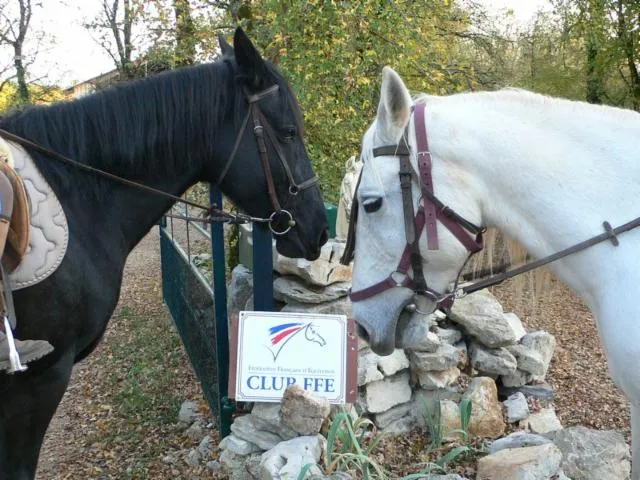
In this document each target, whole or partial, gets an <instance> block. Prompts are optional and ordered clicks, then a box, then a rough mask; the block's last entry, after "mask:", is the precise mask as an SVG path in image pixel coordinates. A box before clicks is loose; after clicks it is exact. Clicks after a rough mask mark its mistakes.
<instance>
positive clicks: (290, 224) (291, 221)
mask: <svg viewBox="0 0 640 480" xmlns="http://www.w3.org/2000/svg"><path fill="white" fill-rule="evenodd" d="M280 214H284V215H287V216H288V217H289V220H287V228H286V229H284V230H283V231H282V232H279V231H277V230H275V229H274V228H273V222H275V221H276V216H277V215H280ZM295 225H296V221H295V220H294V219H293V215H291V212H289V211H288V210H284V209H282V210H278V211H276V212H273V213H272V214H271V215H270V216H269V230H271V233H273V234H274V235H276V236H278V235H284V234H285V233H288V232H289V230H291V229H292V228H293V227H294V226H295Z"/></svg>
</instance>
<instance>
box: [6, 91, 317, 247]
mask: <svg viewBox="0 0 640 480" xmlns="http://www.w3.org/2000/svg"><path fill="white" fill-rule="evenodd" d="M277 91H278V85H273V86H271V87H269V88H267V89H266V90H263V91H261V92H259V93H257V94H255V95H249V93H248V92H246V91H245V95H246V98H247V101H248V103H249V111H248V112H247V116H246V117H245V119H244V121H243V123H242V127H241V129H240V132H239V133H238V136H237V137H236V141H235V144H234V147H233V151H232V153H231V155H230V156H229V159H228V160H227V162H226V164H225V166H224V169H223V171H222V174H221V175H220V177H219V178H218V181H217V182H216V183H215V185H219V184H220V182H221V181H222V179H223V178H224V176H225V175H226V173H227V171H228V170H229V167H230V166H231V163H232V162H233V159H234V158H235V154H236V152H237V150H238V148H239V146H240V143H241V140H242V137H243V134H244V131H245V129H246V126H247V123H248V119H249V117H250V116H251V117H253V119H254V124H255V127H254V134H255V136H256V141H257V143H258V151H259V153H260V159H261V163H262V168H263V169H264V172H265V177H266V180H267V188H268V192H269V198H270V200H271V203H272V205H273V207H274V211H273V213H272V214H271V215H270V216H269V217H267V218H261V217H253V216H251V215H246V214H243V213H230V212H225V211H224V210H223V209H222V208H220V207H218V206H207V205H203V204H200V203H196V202H192V201H190V200H186V199H184V198H181V197H178V196H176V195H172V194H171V193H168V192H164V191H162V190H159V189H157V188H154V187H150V186H149V185H144V184H142V183H138V182H135V181H133V180H129V179H126V178H123V177H120V176H118V175H114V174H113V173H109V172H107V171H105V170H101V169H99V168H95V167H92V166H90V165H86V164H84V163H81V162H78V161H76V160H73V159H71V158H69V157H67V156H65V155H62V154H61V153H58V152H56V151H54V150H51V149H49V148H46V147H43V146H42V145H39V144H37V143H35V142H32V141H31V140H28V139H26V138H23V137H21V136H19V135H16V134H14V133H11V132H8V131H6V130H3V129H0V136H3V137H5V138H6V139H8V140H11V141H14V142H16V143H19V144H20V145H22V146H24V147H28V148H31V149H33V150H36V151H38V152H40V153H43V154H45V155H47V156H49V157H51V158H53V159H55V160H58V161H60V162H62V163H65V164H67V165H71V166H73V167H75V168H78V169H80V170H83V171H85V172H89V173H92V174H94V175H98V176H101V177H104V178H107V179H109V180H111V181H114V182H117V183H120V184H123V185H127V186H129V187H133V188H137V189H138V190H141V191H144V192H147V193H152V194H154V195H158V196H161V197H164V198H168V199H170V200H172V201H173V202H176V203H182V204H184V205H188V206H191V207H194V208H197V209H200V210H203V211H204V212H205V216H204V217H202V218H195V217H189V216H185V215H171V214H167V215H166V216H168V217H172V218H179V219H182V220H197V221H199V222H203V223H217V222H220V223H233V224H239V223H249V222H255V223H268V224H269V229H270V230H271V232H272V233H273V234H274V235H284V234H286V233H287V232H288V231H289V230H291V228H292V227H294V226H295V224H296V222H295V219H294V218H293V215H292V214H291V213H290V212H289V211H288V210H285V209H283V208H282V207H281V206H280V202H279V201H278V197H277V195H276V191H275V184H274V181H273V176H272V174H271V168H270V166H269V158H268V156H267V148H266V144H265V142H264V137H263V134H262V131H263V130H262V129H263V128H265V127H266V128H267V133H268V135H269V137H270V139H271V142H272V143H273V146H274V149H275V150H276V153H277V154H278V157H279V159H280V161H281V162H282V164H283V165H284V168H285V171H286V174H287V178H288V179H289V182H290V186H289V194H290V195H297V193H298V192H299V191H300V190H303V189H305V188H308V187H311V186H313V185H315V184H316V183H317V182H318V177H317V176H314V177H312V178H310V179H308V180H305V181H304V182H302V183H301V184H299V185H298V184H296V183H295V181H294V179H293V175H292V173H291V169H290V167H289V165H288V163H287V161H286V158H285V157H284V154H283V153H282V150H281V149H280V148H279V146H278V144H277V141H276V138H275V135H274V134H273V133H272V129H271V126H270V125H269V124H268V122H267V121H266V119H265V117H264V115H263V114H262V112H261V111H260V107H259V106H258V102H259V101H260V100H262V99H263V98H265V97H267V96H269V95H273V94H275V93H276V92H277ZM261 120H262V121H263V122H264V125H262V124H261ZM280 216H283V218H284V219H285V221H286V228H284V229H283V230H276V229H275V228H274V227H273V225H272V224H273V223H275V222H276V221H278V220H279V219H280Z"/></svg>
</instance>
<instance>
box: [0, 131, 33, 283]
mask: <svg viewBox="0 0 640 480" xmlns="http://www.w3.org/2000/svg"><path fill="white" fill-rule="evenodd" d="M0 169H2V172H3V173H4V174H5V175H6V176H7V178H8V179H9V181H10V182H11V186H12V187H13V210H12V213H11V221H10V222H9V232H8V234H7V245H6V247H5V250H4V254H3V256H2V260H4V261H5V262H6V266H7V270H8V271H9V272H12V271H14V270H15V269H16V267H17V266H18V264H19V263H20V261H21V260H22V258H23V257H24V255H25V254H26V253H27V249H28V248H29V236H30V234H31V205H30V203H29V195H28V194H27V190H26V188H25V185H24V182H23V181H22V177H20V175H18V173H17V172H16V171H15V169H14V163H13V155H12V153H11V147H10V145H9V144H8V143H7V142H6V141H5V140H4V139H3V138H2V137H0Z"/></svg>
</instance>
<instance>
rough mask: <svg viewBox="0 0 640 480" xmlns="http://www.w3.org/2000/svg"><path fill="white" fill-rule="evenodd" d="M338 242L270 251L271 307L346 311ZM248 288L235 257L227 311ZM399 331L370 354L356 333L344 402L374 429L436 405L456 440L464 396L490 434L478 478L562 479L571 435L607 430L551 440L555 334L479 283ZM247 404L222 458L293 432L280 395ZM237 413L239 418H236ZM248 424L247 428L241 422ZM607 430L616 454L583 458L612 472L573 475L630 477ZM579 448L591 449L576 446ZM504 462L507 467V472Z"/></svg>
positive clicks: (595, 437) (409, 421)
mask: <svg viewBox="0 0 640 480" xmlns="http://www.w3.org/2000/svg"><path fill="white" fill-rule="evenodd" d="M343 249H344V243H343V242H341V241H338V240H335V239H334V240H330V241H329V242H328V243H327V244H326V245H325V246H324V247H323V249H322V254H321V257H320V258H319V259H318V260H316V261H315V262H308V261H306V260H293V259H289V258H284V257H277V258H276V259H275V260H274V269H275V271H276V274H275V280H274V297H275V299H276V300H277V303H278V308H280V309H281V310H282V311H291V312H316V313H324V314H344V315H347V316H351V303H350V301H349V299H348V297H347V294H348V291H349V288H350V279H351V267H346V266H343V265H341V264H340V263H339V258H340V257H341V255H342V251H343ZM251 295H252V278H251V272H250V271H249V270H248V269H247V268H246V267H244V266H242V265H239V266H238V267H236V268H235V269H234V270H233V272H232V280H231V285H230V296H229V305H228V307H229V314H230V315H233V314H234V313H237V312H238V311H240V310H244V309H251V306H252V305H251V302H252V299H251ZM405 335H406V339H405V342H404V344H405V345H406V347H407V348H405V349H397V350H395V351H394V352H393V354H391V355H389V356H386V357H380V356H378V355H376V354H375V353H374V352H373V351H371V349H370V348H369V347H368V346H367V344H366V343H365V342H364V341H361V343H360V348H359V355H358V400H357V402H356V404H355V405H353V406H352V408H353V409H354V410H355V412H354V413H355V414H357V415H363V416H367V417H369V418H371V419H372V420H373V422H374V423H375V425H376V426H377V428H378V430H379V431H381V432H382V433H383V434H398V433H403V432H407V431H409V430H412V429H414V428H417V427H421V426H425V418H430V417H431V418H433V414H434V412H437V413H438V414H439V417H440V423H441V425H442V430H443V432H444V436H445V438H446V439H447V440H455V439H456V435H460V434H459V433H455V430H457V429H460V410H459V405H460V402H461V401H463V400H464V399H469V400H471V404H472V414H471V421H470V425H469V433H470V434H471V435H472V436H474V437H483V438H485V439H486V440H487V441H491V440H495V441H494V442H493V443H491V448H492V452H491V455H489V456H487V457H485V458H484V459H482V460H481V463H480V464H479V469H481V471H482V472H484V473H483V476H482V477H479V478H486V479H494V478H495V479H498V478H499V479H509V478H521V477H519V476H517V474H518V473H517V472H518V471H520V470H518V469H521V468H524V469H526V471H532V472H534V471H537V472H538V473H539V474H535V475H533V476H531V477H527V478H532V479H537V478H540V479H542V478H551V477H552V476H554V475H555V476H556V477H554V478H559V479H562V478H564V479H566V478H569V477H567V476H565V473H567V472H565V471H563V468H564V469H565V470H566V469H567V468H574V467H575V465H574V466H566V467H565V466H564V462H565V460H564V457H563V454H564V452H565V451H570V450H571V448H574V447H575V448H577V449H580V448H582V447H581V446H576V442H578V439H580V438H582V439H583V440H584V441H591V442H592V443H593V448H594V449H596V448H598V447H597V446H598V445H599V443H601V442H602V441H604V440H603V438H605V437H606V435H605V437H602V435H600V434H604V433H607V432H597V431H587V429H584V431H586V432H588V433H589V435H587V433H585V432H582V433H583V436H580V435H573V434H571V435H569V434H566V435H565V434H563V435H564V436H561V437H560V438H564V439H566V438H572V439H573V440H572V441H570V442H569V441H568V440H567V442H568V443H571V446H568V443H567V442H565V443H564V444H562V442H564V441H565V440H562V441H561V442H560V443H561V444H562V445H559V444H558V442H555V443H554V441H553V440H554V439H555V437H556V434H557V432H559V431H561V429H562V425H561V424H560V422H559V420H558V418H557V417H556V415H555V411H554V408H553V403H552V401H553V391H552V389H551V387H550V386H549V385H548V384H547V383H546V381H545V380H546V374H547V371H548V368H549V364H550V362H551V359H552V357H553V353H554V349H555V346H556V341H555V338H554V337H553V335H551V334H550V333H548V332H545V331H532V332H527V331H526V329H525V328H524V326H523V325H522V322H521V321H520V319H519V318H518V316H517V315H515V314H514V313H511V312H504V311H503V309H502V306H501V305H500V303H499V302H498V301H497V300H496V298H495V297H493V295H491V294H490V293H489V292H488V291H481V292H477V293H475V294H472V295H469V296H467V297H465V298H462V299H459V300H457V301H456V302H455V304H454V307H453V308H452V310H451V312H450V314H449V315H448V316H445V315H444V314H441V313H435V314H432V315H421V314H419V313H413V314H412V316H411V318H410V320H409V324H408V327H407V329H406V333H405ZM409 340H411V341H410V342H409ZM254 410H255V411H252V413H251V415H248V416H246V417H240V418H239V419H237V420H236V422H235V423H234V427H232V430H233V431H234V436H233V437H232V438H231V439H230V440H225V442H224V444H223V445H222V448H223V449H224V450H225V451H227V453H226V454H225V455H226V458H231V459H232V460H233V461H232V462H231V463H234V462H235V463H234V464H237V463H238V462H241V463H242V461H248V459H249V458H250V456H253V457H255V458H257V457H260V458H262V456H264V455H267V453H268V452H269V449H270V448H274V446H275V445H277V444H278V442H283V441H291V439H293V438H296V433H295V432H292V431H291V430H290V429H289V430H287V429H282V428H281V426H280V424H279V423H278V422H280V423H281V417H280V416H279V413H278V412H279V411H280V405H279V404H270V406H265V405H264V404H256V406H255V407H254ZM265 411H268V412H270V413H269V415H271V417H270V418H271V420H270V422H267V423H265V422H264V419H262V417H264V415H265V414H264V412H265ZM243 418H246V419H245V420H243ZM238 422H240V423H241V425H240V426H237V425H236V423H238ZM256 422H257V423H256ZM248 424H251V425H252V427H251V428H253V430H251V429H248V428H249V427H247V425H248ZM245 427H246V428H245ZM267 427H269V428H267ZM261 429H262V430H264V431H266V432H267V436H268V437H269V438H270V440H269V442H267V443H268V444H267V443H264V444H261V443H258V442H256V441H255V440H251V439H258V438H261V436H262V433H260V432H261ZM318 430H319V427H318V429H315V428H314V429H312V431H311V430H310V432H311V433H310V435H312V437H313V436H314V435H316V434H317V432H318ZM514 431H515V433H512V434H511V435H508V436H505V435H506V434H507V433H509V432H514ZM238 432H240V434H238ZM256 432H258V433H256ZM608 434H609V433H607V435H608ZM610 434H611V435H614V436H615V435H618V436H616V437H615V442H614V443H615V445H616V449H615V452H616V453H615V458H609V457H607V458H606V459H602V462H603V464H605V465H608V467H607V466H602V465H600V463H599V464H598V467H597V468H596V467H595V466H593V465H592V466H589V467H588V468H586V467H585V468H586V469H587V470H589V469H596V470H595V471H598V472H600V473H602V471H603V470H598V468H605V469H606V468H612V469H614V470H611V471H615V472H616V473H615V475H616V476H615V477H606V476H605V477H593V476H589V475H590V474H588V475H587V476H579V477H576V478H594V479H595V478H621V479H625V478H628V477H629V474H628V464H629V462H628V447H627V446H626V444H624V441H623V440H622V438H621V436H620V435H619V434H616V433H615V432H610ZM298 435H299V434H298ZM599 435H600V436H599ZM313 438H315V437H313ZM587 438H588V439H589V440H587ZM606 438H609V437H606ZM611 438H613V437H611ZM237 440H240V441H241V442H238V441H237ZM261 441H262V440H261ZM301 441H304V442H311V443H313V445H316V443H315V442H317V441H320V440H317V439H316V440H312V439H309V438H307V439H306V440H301ZM242 442H248V443H249V444H251V445H252V446H251V445H250V446H247V445H246V444H245V443H242ZM238 443H239V444H241V447H238V449H239V450H238V449H236V450H238V451H236V450H233V451H231V450H228V448H229V445H233V447H232V448H234V447H235V446H237V445H236V444H238ZM524 447H527V448H526V449H525V448H524ZM309 448H311V447H309ZM313 448H315V447H313ZM514 448H517V449H518V450H520V449H523V450H526V451H523V452H519V451H518V452H515V450H514V452H515V453H514V452H511V453H509V455H506V454H505V453H504V452H502V453H501V451H502V450H504V449H514ZM245 451H246V452H249V453H246V455H248V456H245V457H243V456H242V455H241V454H240V453H238V452H242V453H243V454H244V452H245ZM263 452H264V453H263ZM516 453H517V455H516ZM519 455H520V456H519ZM583 455H586V457H585V458H587V457H588V458H590V457H589V454H587V453H584V451H583ZM521 457H522V458H521ZM221 458H222V457H221ZM256 461H257V460H254V463H255V462H256ZM589 461H590V460H585V462H587V463H588V462H589ZM514 462H515V463H514ZM518 462H520V463H518ZM224 463H225V462H224V461H223V464H224ZM263 463H264V462H263ZM229 468H230V467H229ZM256 468H257V464H256ZM264 468H266V467H264ZM510 468H511V470H509V469H510ZM575 468H577V467H575ZM575 468H574V469H575ZM263 471H264V469H263ZM505 472H507V473H505ZM508 472H512V473H513V472H515V473H513V476H511V473H508ZM545 472H547V473H545ZM548 472H552V473H548ZM567 474H568V473H567ZM265 475H266V474H265ZM274 475H275V474H274ZM237 478H243V477H237ZM244 478H247V477H244ZM261 478H268V477H267V476H263V477H261ZM273 478H289V477H285V476H283V477H279V476H274V477H273ZM291 478H294V477H291ZM434 478H438V477H434ZM443 478H445V477H443ZM459 478H461V477H459ZM522 478H524V477H522Z"/></svg>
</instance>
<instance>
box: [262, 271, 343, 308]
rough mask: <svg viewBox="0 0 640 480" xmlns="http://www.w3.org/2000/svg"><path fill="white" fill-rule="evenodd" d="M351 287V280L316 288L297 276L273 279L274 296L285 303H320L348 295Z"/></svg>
mask: <svg viewBox="0 0 640 480" xmlns="http://www.w3.org/2000/svg"><path fill="white" fill-rule="evenodd" d="M350 288H351V283H350V282H339V283H334V284H332V285H329V286H326V287H320V288H319V287H315V288H314V287H311V286H309V285H306V284H304V283H303V282H302V281H301V280H300V279H298V278H296V277H278V278H276V279H275V280H274V281H273V298H275V299H276V300H280V301H281V302H285V303H290V302H293V303H302V304H307V303H311V304H318V303H325V302H330V301H332V300H338V299H339V298H342V297H346V296H347V294H348V293H349V289H350Z"/></svg>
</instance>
